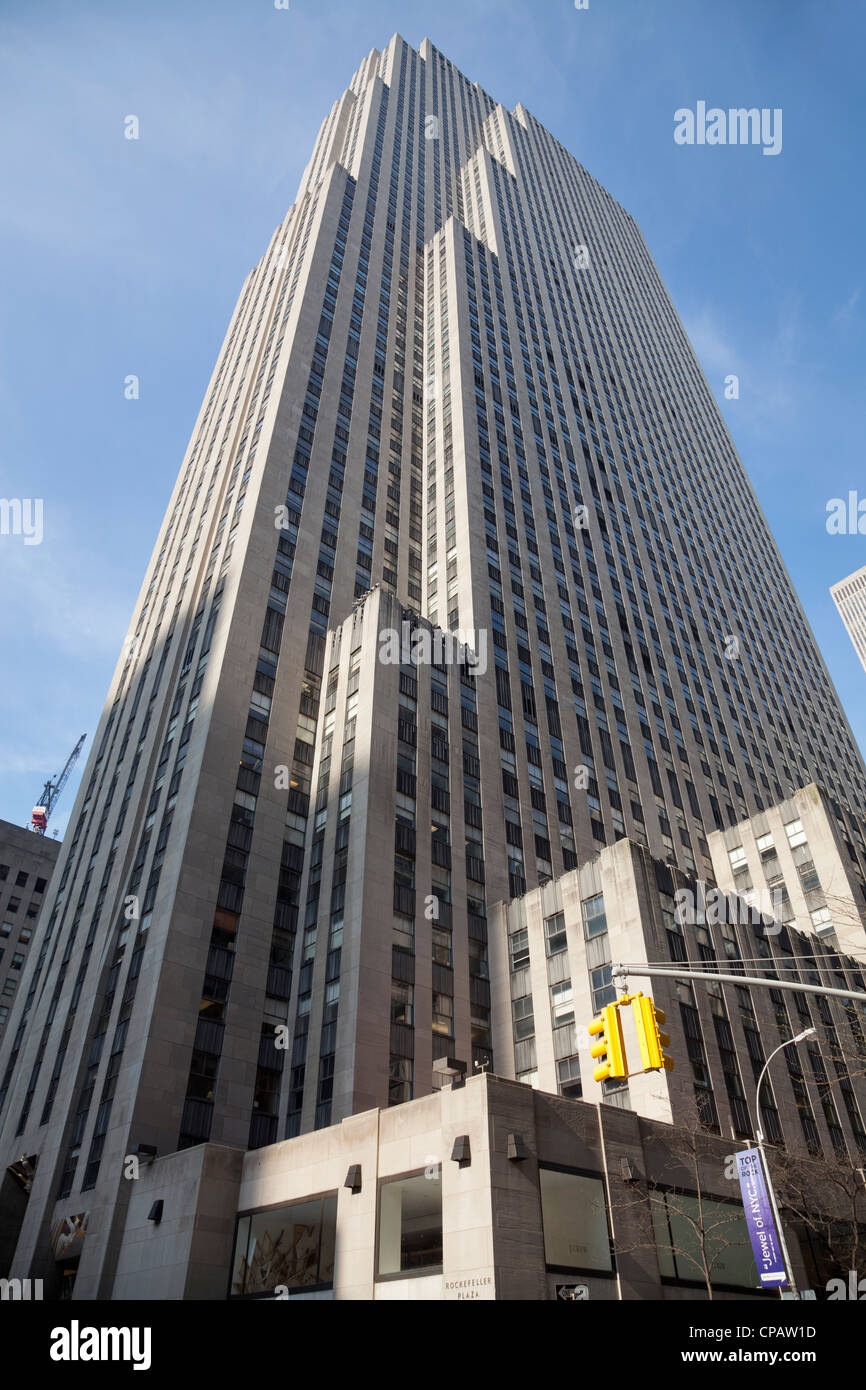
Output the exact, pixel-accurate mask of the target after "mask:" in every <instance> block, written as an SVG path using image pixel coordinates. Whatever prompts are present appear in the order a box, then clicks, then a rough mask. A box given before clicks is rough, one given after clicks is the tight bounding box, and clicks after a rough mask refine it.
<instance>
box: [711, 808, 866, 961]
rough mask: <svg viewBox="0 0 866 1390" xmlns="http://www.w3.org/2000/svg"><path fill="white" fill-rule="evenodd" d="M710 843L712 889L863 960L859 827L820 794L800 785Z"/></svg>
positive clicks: (864, 865) (864, 868) (865, 927)
mask: <svg viewBox="0 0 866 1390" xmlns="http://www.w3.org/2000/svg"><path fill="white" fill-rule="evenodd" d="M709 844H710V853H711V855H712V858H713V870H714V875H713V876H714V878H715V880H716V882H717V883H718V885H719V887H721V888H723V889H724V890H725V891H726V892H735V893H738V894H740V895H741V896H742V897H744V898H745V899H746V900H747V901H749V902H753V903H754V904H755V905H756V906H758V907H760V908H761V910H763V911H765V912H766V911H769V912H770V914H771V915H772V916H774V917H778V919H779V921H781V922H783V923H784V924H785V926H787V927H796V928H797V929H798V931H801V932H806V933H809V934H813V935H815V936H819V937H821V939H822V940H823V941H824V943H825V944H826V945H827V946H829V947H831V948H834V947H835V948H836V949H838V950H841V951H842V952H843V953H845V954H847V955H849V956H852V957H854V958H855V959H857V960H859V961H861V962H862V961H864V960H866V838H864V826H863V822H862V821H861V820H860V819H859V817H857V816H854V815H853V814H852V813H851V810H850V809H849V808H848V807H847V806H845V805H842V804H840V803H839V802H837V801H835V800H834V799H833V798H832V797H831V796H829V795H828V794H827V793H826V792H825V791H824V790H823V788H821V787H819V786H816V785H815V784H814V783H812V784H811V785H810V786H808V787H799V788H798V789H797V791H795V792H794V795H793V796H791V797H789V798H788V799H787V800H786V801H783V802H782V803H781V804H780V805H779V806H770V807H767V809H766V811H762V812H761V813H760V814H759V815H757V816H753V817H752V818H751V819H750V820H748V821H743V822H741V824H740V825H736V826H732V827H731V828H730V829H728V830H724V831H717V832H716V833H715V834H713V835H710V836H709Z"/></svg>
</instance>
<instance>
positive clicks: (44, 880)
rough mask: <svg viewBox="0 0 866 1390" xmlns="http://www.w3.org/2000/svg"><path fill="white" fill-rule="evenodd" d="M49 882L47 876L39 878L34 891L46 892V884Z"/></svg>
mask: <svg viewBox="0 0 866 1390" xmlns="http://www.w3.org/2000/svg"><path fill="white" fill-rule="evenodd" d="M47 882H48V879H47V878H37V880H36V886H35V888H34V889H33V892H34V893H44V892H45V885H46V883H47Z"/></svg>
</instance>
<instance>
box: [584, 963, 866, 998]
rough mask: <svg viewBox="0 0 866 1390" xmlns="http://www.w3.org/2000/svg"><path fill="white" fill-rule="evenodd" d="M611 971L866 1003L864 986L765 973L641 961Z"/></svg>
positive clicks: (625, 975) (618, 975) (624, 976)
mask: <svg viewBox="0 0 866 1390" xmlns="http://www.w3.org/2000/svg"><path fill="white" fill-rule="evenodd" d="M610 974H611V979H613V980H618V979H619V980H624V979H628V977H629V976H630V975H637V976H644V975H646V976H648V977H651V978H653V979H654V978H655V977H656V976H659V977H660V978H662V979H667V980H716V981H720V982H721V983H722V984H727V985H764V986H765V987H766V988H767V989H793V990H796V992H797V993H798V994H829V995H831V996H832V997H833V998H836V999H859V1000H860V1002H861V1004H866V994H863V992H862V991H860V990H856V989H831V988H830V987H829V985H803V984H800V982H799V980H775V979H772V978H770V979H768V978H767V977H766V976H764V975H722V974H720V973H719V972H718V970H690V969H681V968H680V967H679V966H677V967H676V968H672V967H671V966H664V965H643V964H641V963H640V962H638V964H637V965H612V966H611V968H610ZM621 1002H622V1001H621Z"/></svg>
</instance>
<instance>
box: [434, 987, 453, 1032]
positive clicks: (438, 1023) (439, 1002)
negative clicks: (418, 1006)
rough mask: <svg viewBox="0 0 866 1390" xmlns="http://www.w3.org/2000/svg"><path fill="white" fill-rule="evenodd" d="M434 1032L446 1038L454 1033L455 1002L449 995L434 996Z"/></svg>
mask: <svg viewBox="0 0 866 1390" xmlns="http://www.w3.org/2000/svg"><path fill="white" fill-rule="evenodd" d="M433 1032H434V1033H439V1034H441V1035H442V1036H444V1037H446V1038H450V1037H451V1036H452V1035H453V1033H454V1000H453V999H452V998H451V996H450V995H448V994H436V993H434V995H433Z"/></svg>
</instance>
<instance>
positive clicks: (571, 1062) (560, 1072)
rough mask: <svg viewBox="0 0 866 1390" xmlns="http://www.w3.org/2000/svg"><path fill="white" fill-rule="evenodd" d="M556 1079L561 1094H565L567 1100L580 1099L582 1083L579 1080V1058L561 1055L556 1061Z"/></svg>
mask: <svg viewBox="0 0 866 1390" xmlns="http://www.w3.org/2000/svg"><path fill="white" fill-rule="evenodd" d="M556 1080H557V1083H558V1085H559V1094H560V1095H561V1096H567V1097H568V1099H569V1100H580V1098H581V1096H582V1095H583V1085H582V1083H581V1080H580V1058H579V1057H563V1059H562V1061H561V1062H557V1064H556Z"/></svg>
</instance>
